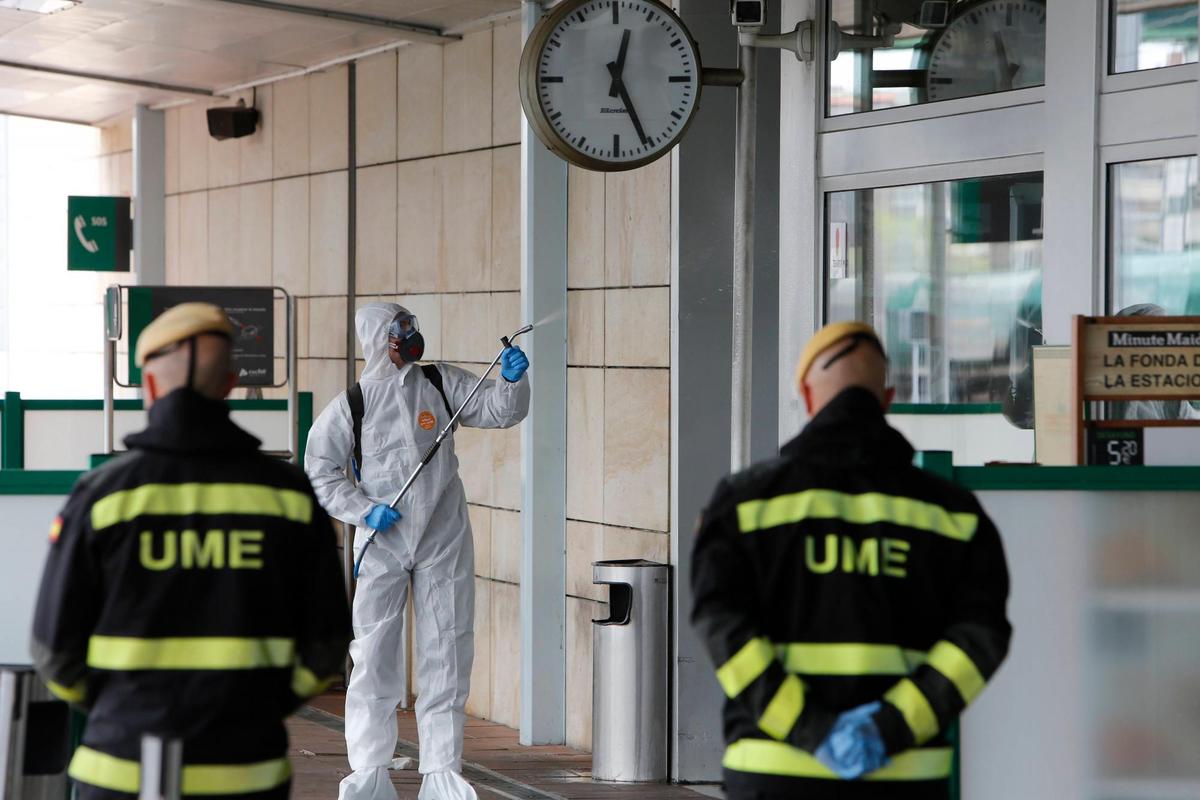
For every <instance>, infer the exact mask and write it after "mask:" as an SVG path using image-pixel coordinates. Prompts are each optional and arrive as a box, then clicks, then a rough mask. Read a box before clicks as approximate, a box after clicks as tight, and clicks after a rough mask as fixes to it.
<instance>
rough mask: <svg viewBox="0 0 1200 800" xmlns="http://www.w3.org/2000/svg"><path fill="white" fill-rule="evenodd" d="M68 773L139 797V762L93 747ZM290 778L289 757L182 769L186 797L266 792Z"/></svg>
mask: <svg viewBox="0 0 1200 800" xmlns="http://www.w3.org/2000/svg"><path fill="white" fill-rule="evenodd" d="M68 773H69V774H70V776H71V777H72V778H74V779H75V780H77V781H80V782H82V783H86V784H89V785H91V786H98V787H100V788H101V789H108V790H110V791H114V792H125V793H127V794H137V793H138V791H139V789H140V784H141V775H140V770H139V765H138V762H136V761H130V760H128V759H124V758H117V757H116V756H110V755H109V754H108V753H101V752H100V751H99V750H93V749H92V748H90V747H80V748H79V749H78V750H76V751H75V757H74V758H72V759H71V767H70V769H69V770H68ZM291 777H292V765H291V762H289V761H288V760H287V759H286V758H276V759H272V760H270V761H259V762H256V763H253V764H188V765H186V766H184V768H183V779H182V783H183V785H182V790H183V794H185V795H223V794H247V793H250V792H265V791H268V790H269V789H274V788H275V787H276V786H280V785H282V784H283V783H286V782H287V780H288V779H289V778H291Z"/></svg>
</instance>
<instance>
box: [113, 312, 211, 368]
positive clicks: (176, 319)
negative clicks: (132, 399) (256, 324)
mask: <svg viewBox="0 0 1200 800" xmlns="http://www.w3.org/2000/svg"><path fill="white" fill-rule="evenodd" d="M202 333H214V334H217V335H218V336H224V337H225V338H227V339H232V338H233V325H232V324H231V323H230V322H229V317H227V316H225V312H224V311H222V310H221V309H220V308H218V307H217V306H214V305H213V304H212V303H180V304H179V305H177V306H172V307H171V308H168V309H167V310H166V311H164V312H163V313H161V314H159V315H158V316H157V317H156V318H155V319H154V321H153V322H151V323H150V324H149V325H147V326H146V328H145V330H143V331H142V335H141V336H139V337H138V340H137V350H136V351H135V352H134V360H135V362H136V363H137V365H138V366H139V367H141V366H142V365H143V364H145V363H146V359H147V358H148V357H150V356H153V355H154V354H155V353H157V352H158V351H159V350H162V349H163V348H165V347H170V346H171V345H173V344H176V343H177V342H182V341H183V340H185V339H190V338H192V337H193V336H198V335H200V334H202Z"/></svg>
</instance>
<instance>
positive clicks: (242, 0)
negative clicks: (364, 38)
mask: <svg viewBox="0 0 1200 800" xmlns="http://www.w3.org/2000/svg"><path fill="white" fill-rule="evenodd" d="M213 1H214V2H217V3H229V4H231V5H235V6H249V7H251V8H262V9H265V10H268V11H281V12H283V13H286V14H303V15H305V16H309V17H321V18H322V19H330V20H335V21H337V22H350V23H353V24H355V25H370V26H372V27H375V28H387V29H388V30H390V31H393V32H395V33H396V34H397V35H398V36H401V37H403V38H404V39H406V40H408V41H412V42H433V43H435V44H446V43H447V42H456V41H458V40H459V39H461V38H462V37H461V36H456V35H454V34H447V33H444V32H443V31H442V30H441V29H440V28H434V27H431V26H428V25H415V24H413V23H411V22H401V21H399V20H395V19H388V18H387V17H375V16H371V15H368V14H355V13H353V12H350V11H337V10H334V9H325V8H313V7H311V6H298V5H293V4H292V3H281V2H278V1H277V0H213Z"/></svg>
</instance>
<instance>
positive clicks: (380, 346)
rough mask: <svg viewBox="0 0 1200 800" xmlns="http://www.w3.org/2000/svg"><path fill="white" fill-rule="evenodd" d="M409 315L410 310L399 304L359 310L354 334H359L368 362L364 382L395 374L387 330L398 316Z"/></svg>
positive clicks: (369, 305)
mask: <svg viewBox="0 0 1200 800" xmlns="http://www.w3.org/2000/svg"><path fill="white" fill-rule="evenodd" d="M408 313H409V311H408V309H407V308H405V307H404V306H402V305H400V304H398V303H367V304H366V305H365V306H363V307H362V308H360V309H358V312H357V313H356V314H355V315H354V332H355V333H357V334H358V341H359V343H360V344H361V345H362V350H363V358H365V359H366V360H367V365H366V366H365V367H363V372H362V380H365V381H366V380H378V379H380V378H386V377H388V376H390V375H392V374H393V371H394V370H395V369H396V367H395V366H394V365H393V364H392V362H391V359H389V358H388V354H387V343H388V340H387V328H388V325H390V324H391V322H392V320H393V319H395V318H396V315H397V314H408Z"/></svg>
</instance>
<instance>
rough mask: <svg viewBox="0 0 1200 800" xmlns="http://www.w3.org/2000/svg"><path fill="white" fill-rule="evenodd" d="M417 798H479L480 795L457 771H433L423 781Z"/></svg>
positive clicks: (425, 799)
mask: <svg viewBox="0 0 1200 800" xmlns="http://www.w3.org/2000/svg"><path fill="white" fill-rule="evenodd" d="M417 800H479V795H477V794H475V790H474V789H472V788H471V784H469V783H467V781H466V779H465V778H464V777H463V776H462V775H460V774H459V773H457V772H431V773H429V774H428V775H426V776H425V779H424V780H423V781H421V791H420V792H418V793H417Z"/></svg>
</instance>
